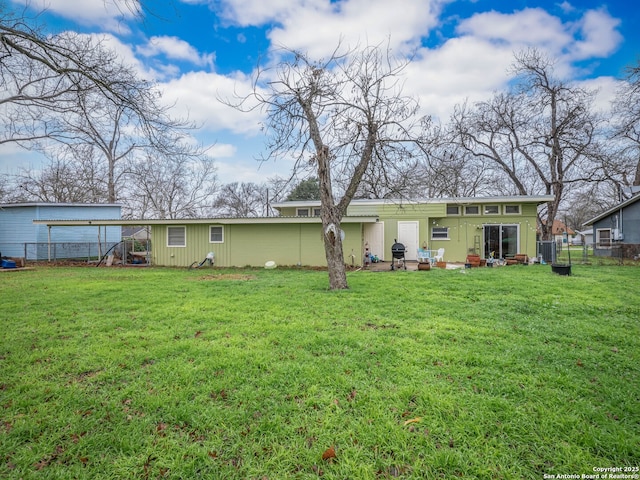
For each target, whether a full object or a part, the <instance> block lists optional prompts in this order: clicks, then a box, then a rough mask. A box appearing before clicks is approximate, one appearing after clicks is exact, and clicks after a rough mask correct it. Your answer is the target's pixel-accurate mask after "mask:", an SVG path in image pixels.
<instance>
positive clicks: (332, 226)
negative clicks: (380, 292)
mask: <svg viewBox="0 0 640 480" xmlns="http://www.w3.org/2000/svg"><path fill="white" fill-rule="evenodd" d="M317 161H318V181H319V184H320V202H321V205H322V207H321V209H320V217H321V218H322V231H323V234H324V252H325V257H326V259H327V269H328V271H329V288H331V290H344V289H347V288H349V286H348V284H347V272H346V269H345V266H344V252H343V251H342V236H341V229H340V221H341V219H342V213H341V212H340V211H339V209H338V208H337V207H336V205H335V201H334V199H333V192H332V191H331V175H330V169H329V148H328V147H326V146H323V147H322V148H321V149H320V151H319V152H318V153H317Z"/></svg>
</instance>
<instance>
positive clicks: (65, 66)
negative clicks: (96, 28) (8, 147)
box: [0, 10, 157, 146]
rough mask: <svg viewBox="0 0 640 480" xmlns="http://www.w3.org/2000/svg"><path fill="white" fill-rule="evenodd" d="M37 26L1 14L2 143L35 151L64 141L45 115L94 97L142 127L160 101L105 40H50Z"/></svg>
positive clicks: (67, 35)
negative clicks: (37, 145)
mask: <svg viewBox="0 0 640 480" xmlns="http://www.w3.org/2000/svg"><path fill="white" fill-rule="evenodd" d="M35 23H36V22H35V20H33V19H28V18H25V17H24V16H23V15H21V14H16V13H13V12H7V11H5V10H3V11H1V12H0V85H1V86H2V89H1V91H0V108H1V109H2V114H3V115H2V119H3V122H4V125H3V126H4V128H3V130H2V133H1V136H0V143H6V142H15V143H19V144H21V145H23V146H31V145H33V143H35V142H38V141H39V140H42V139H50V138H54V139H65V138H67V137H68V132H66V131H65V130H61V129H58V128H55V127H52V126H51V125H49V124H48V123H47V122H45V120H46V118H44V117H43V112H55V113H56V114H65V113H70V112H73V111H74V109H75V107H76V106H77V100H78V99H79V98H83V97H84V96H85V95H87V94H89V93H91V94H93V95H99V96H100V97H101V98H102V99H103V101H105V102H109V103H112V104H114V105H118V106H122V107H123V108H127V109H129V110H130V111H131V112H133V113H134V114H135V116H136V117H137V118H138V119H139V121H140V122H141V124H142V125H143V127H148V130H149V131H153V130H154V128H153V125H149V124H148V123H147V121H148V120H149V119H150V118H149V110H148V106H149V105H150V104H153V103H154V102H155V101H156V98H157V92H156V91H154V90H153V89H152V88H150V86H151V85H150V83H149V82H146V81H143V80H140V79H138V78H137V77H136V74H135V71H134V70H133V68H132V67H130V66H127V65H125V64H124V63H123V62H122V61H121V60H120V59H119V58H118V57H117V55H116V53H115V52H114V51H112V50H109V49H108V48H106V46H105V45H104V40H101V39H98V38H96V37H92V36H87V35H82V34H78V33H74V32H63V33H59V34H53V35H48V34H46V33H45V32H44V31H43V30H42V29H41V28H39V27H37V26H32V25H33V24H35Z"/></svg>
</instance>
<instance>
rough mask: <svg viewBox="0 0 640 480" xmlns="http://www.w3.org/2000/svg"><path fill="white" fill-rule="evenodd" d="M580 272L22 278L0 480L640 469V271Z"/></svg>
mask: <svg viewBox="0 0 640 480" xmlns="http://www.w3.org/2000/svg"><path fill="white" fill-rule="evenodd" d="M573 273H574V275H572V276H570V277H565V276H558V275H554V274H552V273H551V272H550V267H549V266H542V265H530V266H512V267H504V268H492V269H489V268H482V269H472V270H455V271H454V270H437V269H434V270H431V271H413V272H411V271H409V272H405V271H395V272H390V271H387V272H368V271H360V272H353V273H350V274H349V284H350V286H351V289H350V290H348V291H341V292H331V291H328V290H327V288H326V287H327V283H328V281H327V274H326V272H318V271H304V270H282V269H278V270H258V269H256V270H219V269H201V270H191V271H189V270H187V269H181V270H178V269H160V268H150V269H122V268H62V267H58V268H42V267H40V268H36V269H34V270H31V271H23V272H11V273H1V274H0V298H2V306H1V309H0V324H1V325H2V329H3V332H2V337H1V338H2V340H1V343H0V406H1V407H0V478H5V477H6V478H16V479H18V478H21V479H30V478H37V479H46V478H52V479H53V478H55V479H67V478H69V479H71V478H73V479H76V478H77V479H104V478H114V479H116V478H117V479H130V478H131V479H156V478H175V479H195V478H204V479H271V480H276V479H278V480H279V479H289V478H290V479H305V478H318V477H320V476H322V478H325V479H358V480H359V479H378V478H480V479H499V478H507V479H542V478H544V475H547V477H546V478H550V477H549V476H550V475H556V476H558V475H582V474H594V473H595V472H594V468H607V467H621V468H625V467H631V468H635V467H638V466H640V295H639V294H638V292H640V269H639V268H638V267H634V266H613V265H612V266H603V265H574V266H573ZM330 448H333V450H332V451H330V450H329V449H330ZM334 452H335V457H334V456H333V453H334ZM323 457H328V458H324V459H323ZM636 473H637V472H636Z"/></svg>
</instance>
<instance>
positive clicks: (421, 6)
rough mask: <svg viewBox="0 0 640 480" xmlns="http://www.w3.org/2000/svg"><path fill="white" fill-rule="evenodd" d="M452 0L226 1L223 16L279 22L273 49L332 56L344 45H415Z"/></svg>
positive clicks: (251, 22)
mask: <svg viewBox="0 0 640 480" xmlns="http://www.w3.org/2000/svg"><path fill="white" fill-rule="evenodd" d="M447 1H448V0H430V1H422V2H417V1H415V0H395V1H394V2H390V1H388V0H342V1H340V2H336V3H331V2H328V1H326V0H298V1H295V2H292V1H291V0H277V1H275V2H264V1H263V0H226V1H225V2H224V5H225V7H224V10H223V15H224V16H225V17H226V18H227V19H229V20H230V21H233V22H235V23H237V24H240V25H263V24H267V23H271V22H273V24H274V25H276V26H275V27H274V28H273V29H272V30H271V31H270V33H269V34H268V36H269V39H270V40H271V42H272V46H273V47H276V48H277V47H283V46H284V47H287V48H289V49H295V50H301V51H305V52H307V53H308V54H309V55H310V56H311V57H312V58H324V57H327V56H328V55H330V54H331V53H332V52H333V50H334V49H335V48H336V46H337V45H338V43H339V42H340V41H342V44H343V45H345V46H352V47H354V46H356V45H361V46H363V45H374V44H379V43H382V42H386V41H390V42H391V45H390V46H391V47H392V48H393V49H394V50H396V51H397V50H399V49H400V48H407V47H410V48H415V47H416V46H418V44H419V42H420V39H421V37H423V36H425V35H428V34H429V30H430V29H432V28H434V27H435V26H436V25H437V23H438V14H439V10H440V8H441V6H442V5H443V4H444V3H446V2H447Z"/></svg>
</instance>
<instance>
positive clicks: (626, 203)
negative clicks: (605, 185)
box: [582, 195, 640, 227]
mask: <svg viewBox="0 0 640 480" xmlns="http://www.w3.org/2000/svg"><path fill="white" fill-rule="evenodd" d="M638 200H640V195H634V196H633V197H631V198H630V199H628V200H625V201H624V202H622V203H619V204H618V205H616V206H615V207H611V208H610V209H609V210H606V211H604V212H602V213H601V214H600V215H598V216H597V217H593V218H592V219H591V220H587V221H586V222H584V223H583V224H582V225H583V226H585V227H588V226H591V225H593V224H594V223H596V222H597V221H598V220H601V219H603V218H604V217H607V216H609V215H611V214H612V213H614V212H615V211H616V210H620V209H622V208H624V207H627V206H629V205H631V204H632V203H635V202H637V201H638Z"/></svg>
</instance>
